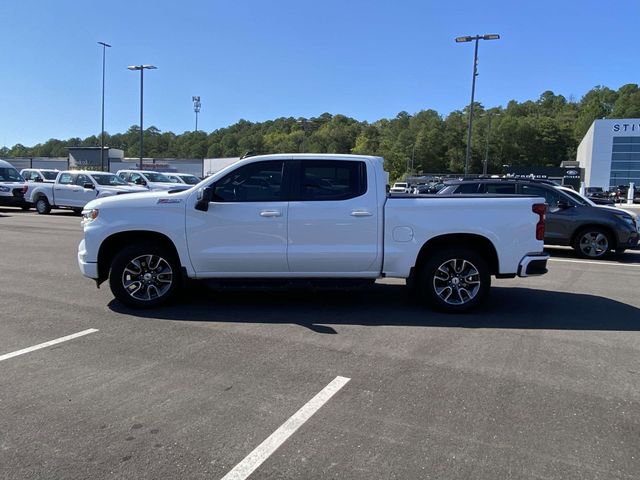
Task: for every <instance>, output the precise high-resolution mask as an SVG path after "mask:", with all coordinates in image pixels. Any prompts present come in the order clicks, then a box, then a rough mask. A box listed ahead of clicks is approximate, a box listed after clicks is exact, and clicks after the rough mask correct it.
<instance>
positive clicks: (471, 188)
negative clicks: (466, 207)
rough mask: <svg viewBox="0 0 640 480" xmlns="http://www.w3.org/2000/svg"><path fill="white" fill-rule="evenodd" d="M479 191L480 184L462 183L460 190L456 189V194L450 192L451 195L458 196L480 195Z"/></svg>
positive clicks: (459, 186)
mask: <svg viewBox="0 0 640 480" xmlns="http://www.w3.org/2000/svg"><path fill="white" fill-rule="evenodd" d="M479 190H480V184H479V183H461V184H460V185H458V188H456V190H455V192H450V193H456V194H465V193H478V191H479Z"/></svg>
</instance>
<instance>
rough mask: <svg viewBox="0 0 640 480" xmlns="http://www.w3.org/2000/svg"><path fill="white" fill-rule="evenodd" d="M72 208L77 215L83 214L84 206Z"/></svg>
mask: <svg viewBox="0 0 640 480" xmlns="http://www.w3.org/2000/svg"><path fill="white" fill-rule="evenodd" d="M71 210H73V213H75V214H76V215H82V208H72V209H71Z"/></svg>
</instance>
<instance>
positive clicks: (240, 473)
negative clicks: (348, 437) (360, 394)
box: [222, 377, 351, 480]
mask: <svg viewBox="0 0 640 480" xmlns="http://www.w3.org/2000/svg"><path fill="white" fill-rule="evenodd" d="M349 380H351V379H350V378H346V377H336V378H334V379H333V380H332V381H331V383H329V385H327V386H326V387H324V388H323V389H322V390H320V392H319V393H318V394H317V395H316V396H315V397H313V398H312V399H311V400H309V401H308V402H307V403H306V404H305V405H304V406H303V407H302V408H301V409H300V410H298V411H297V412H296V413H294V414H293V415H292V416H291V417H290V418H289V420H287V421H286V422H284V423H283V424H282V425H281V426H280V427H279V428H278V429H277V430H276V431H275V432H273V433H272V434H271V435H269V436H268V437H267V438H266V440H264V441H263V442H262V443H261V444H260V445H258V446H257V447H256V448H255V449H254V450H253V452H251V453H250V454H249V455H247V456H246V457H245V458H244V460H242V461H241V462H240V463H239V464H237V465H236V466H235V467H233V470H231V471H230V472H229V473H227V474H226V475H225V476H224V477H222V480H245V479H246V478H247V477H248V476H249V475H251V474H252V473H253V471H254V470H255V469H256V468H258V467H259V466H260V465H262V463H263V462H264V461H265V460H266V459H267V458H269V457H270V456H271V455H272V454H273V452H275V451H276V450H277V449H278V448H279V447H280V445H282V444H283V443H284V442H285V441H286V440H287V439H288V438H289V437H290V436H291V435H293V434H294V433H295V432H296V430H298V428H300V427H301V426H302V425H303V424H304V423H305V422H306V421H307V420H309V419H310V418H311V417H312V416H313V414H314V413H316V412H317V411H318V410H319V409H320V407H322V406H323V405H324V404H325V403H327V402H328V401H329V400H330V399H331V397H333V396H334V395H335V394H336V393H338V391H340V389H341V388H342V387H344V386H345V385H346V384H347V382H349Z"/></svg>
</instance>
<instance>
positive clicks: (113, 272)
mask: <svg viewBox="0 0 640 480" xmlns="http://www.w3.org/2000/svg"><path fill="white" fill-rule="evenodd" d="M179 271H180V267H179V264H178V262H177V260H176V259H175V255H174V254H172V252H170V251H169V250H168V249H165V248H162V247H157V246H151V245H145V244H142V243H141V244H134V245H131V246H129V247H127V248H125V249H123V250H122V251H121V252H119V253H118V254H117V255H116V256H115V258H114V259H113V262H112V263H111V269H110V272H109V286H110V287H111V291H112V292H113V295H114V296H115V297H116V298H117V299H118V300H120V301H121V302H122V303H124V304H125V305H128V306H130V307H134V308H151V307H156V306H158V305H161V304H163V303H165V302H167V301H168V300H169V299H170V298H171V297H172V296H173V295H174V294H175V293H176V291H177V290H178V288H179V282H180V279H179V273H178V272H179Z"/></svg>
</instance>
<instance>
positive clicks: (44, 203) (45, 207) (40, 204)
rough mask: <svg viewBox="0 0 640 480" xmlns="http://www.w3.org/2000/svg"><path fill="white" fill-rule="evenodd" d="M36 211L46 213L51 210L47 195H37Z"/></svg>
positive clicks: (41, 213)
mask: <svg viewBox="0 0 640 480" xmlns="http://www.w3.org/2000/svg"><path fill="white" fill-rule="evenodd" d="M35 207H36V211H37V212H38V213H39V214H40V215H48V214H49V212H51V205H50V204H49V200H47V197H39V198H38V199H37V200H36V204H35Z"/></svg>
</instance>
